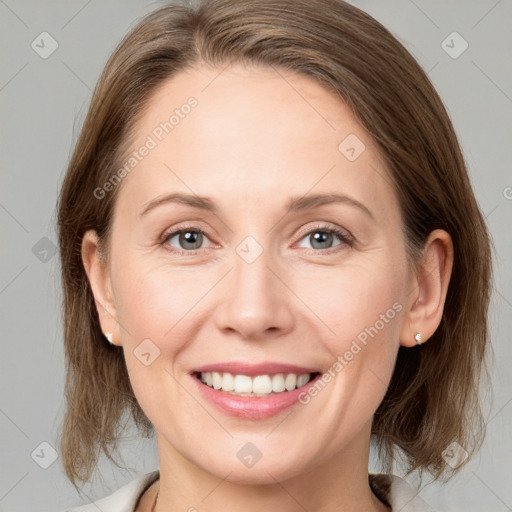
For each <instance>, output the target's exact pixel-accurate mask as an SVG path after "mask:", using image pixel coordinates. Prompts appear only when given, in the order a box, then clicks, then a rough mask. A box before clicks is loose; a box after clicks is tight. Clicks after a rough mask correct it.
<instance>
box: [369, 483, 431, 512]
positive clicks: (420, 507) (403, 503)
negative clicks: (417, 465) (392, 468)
mask: <svg viewBox="0 0 512 512" xmlns="http://www.w3.org/2000/svg"><path fill="white" fill-rule="evenodd" d="M371 476H372V477H376V478H378V479H381V480H382V479H386V480H387V482H388V485H389V487H388V486H386V487H388V489H387V492H386V496H385V498H386V500H387V501H388V503H389V505H390V506H391V509H392V512H395V511H400V512H436V511H435V510H434V509H433V508H432V507H431V506H430V505H428V503H426V502H425V501H424V500H423V499H422V498H421V497H420V495H419V491H418V489H416V488H415V487H413V486H412V485H411V484H409V483H408V482H407V481H406V480H405V479H403V478H401V477H399V476H397V475H385V474H375V475H371Z"/></svg>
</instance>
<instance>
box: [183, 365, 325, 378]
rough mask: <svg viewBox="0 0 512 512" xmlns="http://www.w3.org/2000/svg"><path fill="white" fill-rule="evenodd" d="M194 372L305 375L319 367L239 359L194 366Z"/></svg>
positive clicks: (251, 375)
mask: <svg viewBox="0 0 512 512" xmlns="http://www.w3.org/2000/svg"><path fill="white" fill-rule="evenodd" d="M194 372H198V373H201V372H219V373H223V372H227V373H232V374H233V375H248V376H249V377H255V376H256V375H273V374H276V373H295V374H297V375H303V374H305V373H318V372H320V370H319V369H318V368H304V367H302V366H296V365H293V364H287V363H276V362H263V363H245V362H239V361H227V362H224V363H214V364H207V365H204V366H199V367H197V368H194V369H193V370H192V372H191V373H194Z"/></svg>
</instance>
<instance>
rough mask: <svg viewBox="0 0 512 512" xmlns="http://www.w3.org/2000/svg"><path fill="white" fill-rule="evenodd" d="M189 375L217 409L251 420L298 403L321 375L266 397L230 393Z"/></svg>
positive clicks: (267, 415)
mask: <svg viewBox="0 0 512 512" xmlns="http://www.w3.org/2000/svg"><path fill="white" fill-rule="evenodd" d="M191 377H192V379H193V380H194V382H195V383H196V386H197V387H198V388H199V391H200V392H201V393H202V394H203V396H204V397H205V398H206V399H207V400H208V401H209V402H211V403H212V404H213V405H215V406H216V407H217V408H218V409H220V410H221V411H223V412H225V413H226V414H229V415H230V416H236V417H237V418H245V419H251V420H253V419H264V418H270V417H271V416H275V415H276V414H279V413H280V412H282V411H284V410H285V409H287V408H288V407H291V406H292V405H294V404H296V403H298V399H299V395H300V394H301V393H304V392H307V390H308V389H309V387H310V386H311V385H313V384H314V383H315V382H316V381H317V380H318V379H319V378H320V377H321V374H320V373H319V374H318V375H317V376H316V377H315V378H314V379H312V380H310V381H309V382H308V383H307V384H306V385H304V386H302V387H300V388H297V389H294V390H293V391H283V392H282V393H276V394H275V395H271V396H266V397H253V396H237V395H232V394H230V393H227V392H226V391H220V390H216V389H213V388H211V387H210V386H207V385H206V384H203V383H202V382H201V380H200V379H198V378H197V377H196V376H195V375H191Z"/></svg>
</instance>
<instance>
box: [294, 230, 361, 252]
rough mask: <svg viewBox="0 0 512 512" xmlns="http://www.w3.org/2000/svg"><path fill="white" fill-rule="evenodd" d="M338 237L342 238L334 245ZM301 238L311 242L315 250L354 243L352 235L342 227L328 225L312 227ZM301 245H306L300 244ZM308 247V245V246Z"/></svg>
mask: <svg viewBox="0 0 512 512" xmlns="http://www.w3.org/2000/svg"><path fill="white" fill-rule="evenodd" d="M336 238H337V239H338V240H340V242H339V243H338V244H335V245H333V242H335V241H336ZM301 240H307V241H308V242H309V243H310V244H311V248H312V249H314V250H325V249H332V248H334V247H338V246H339V245H342V244H347V245H349V246H351V245H352V243H353V241H352V238H351V237H350V235H349V234H348V233H347V232H346V231H344V230H342V229H340V228H335V227H328V226H316V227H315V228H314V229H312V230H311V229H310V230H309V231H308V232H307V233H306V235H305V236H303V237H302V238H301ZM299 247H304V246H303V245H299ZM306 248H307V247H306Z"/></svg>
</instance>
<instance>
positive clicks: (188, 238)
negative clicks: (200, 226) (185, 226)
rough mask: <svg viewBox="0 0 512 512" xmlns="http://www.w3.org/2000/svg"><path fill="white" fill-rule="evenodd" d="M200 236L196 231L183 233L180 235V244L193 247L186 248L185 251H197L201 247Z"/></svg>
mask: <svg viewBox="0 0 512 512" xmlns="http://www.w3.org/2000/svg"><path fill="white" fill-rule="evenodd" d="M201 236H202V235H201V233H198V232H196V231H185V232H184V233H182V235H181V237H180V238H181V239H180V243H182V244H185V243H187V244H192V245H193V247H190V246H189V247H186V248H187V249H199V248H200V247H201V238H200V237H201ZM198 240H199V242H198Z"/></svg>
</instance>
